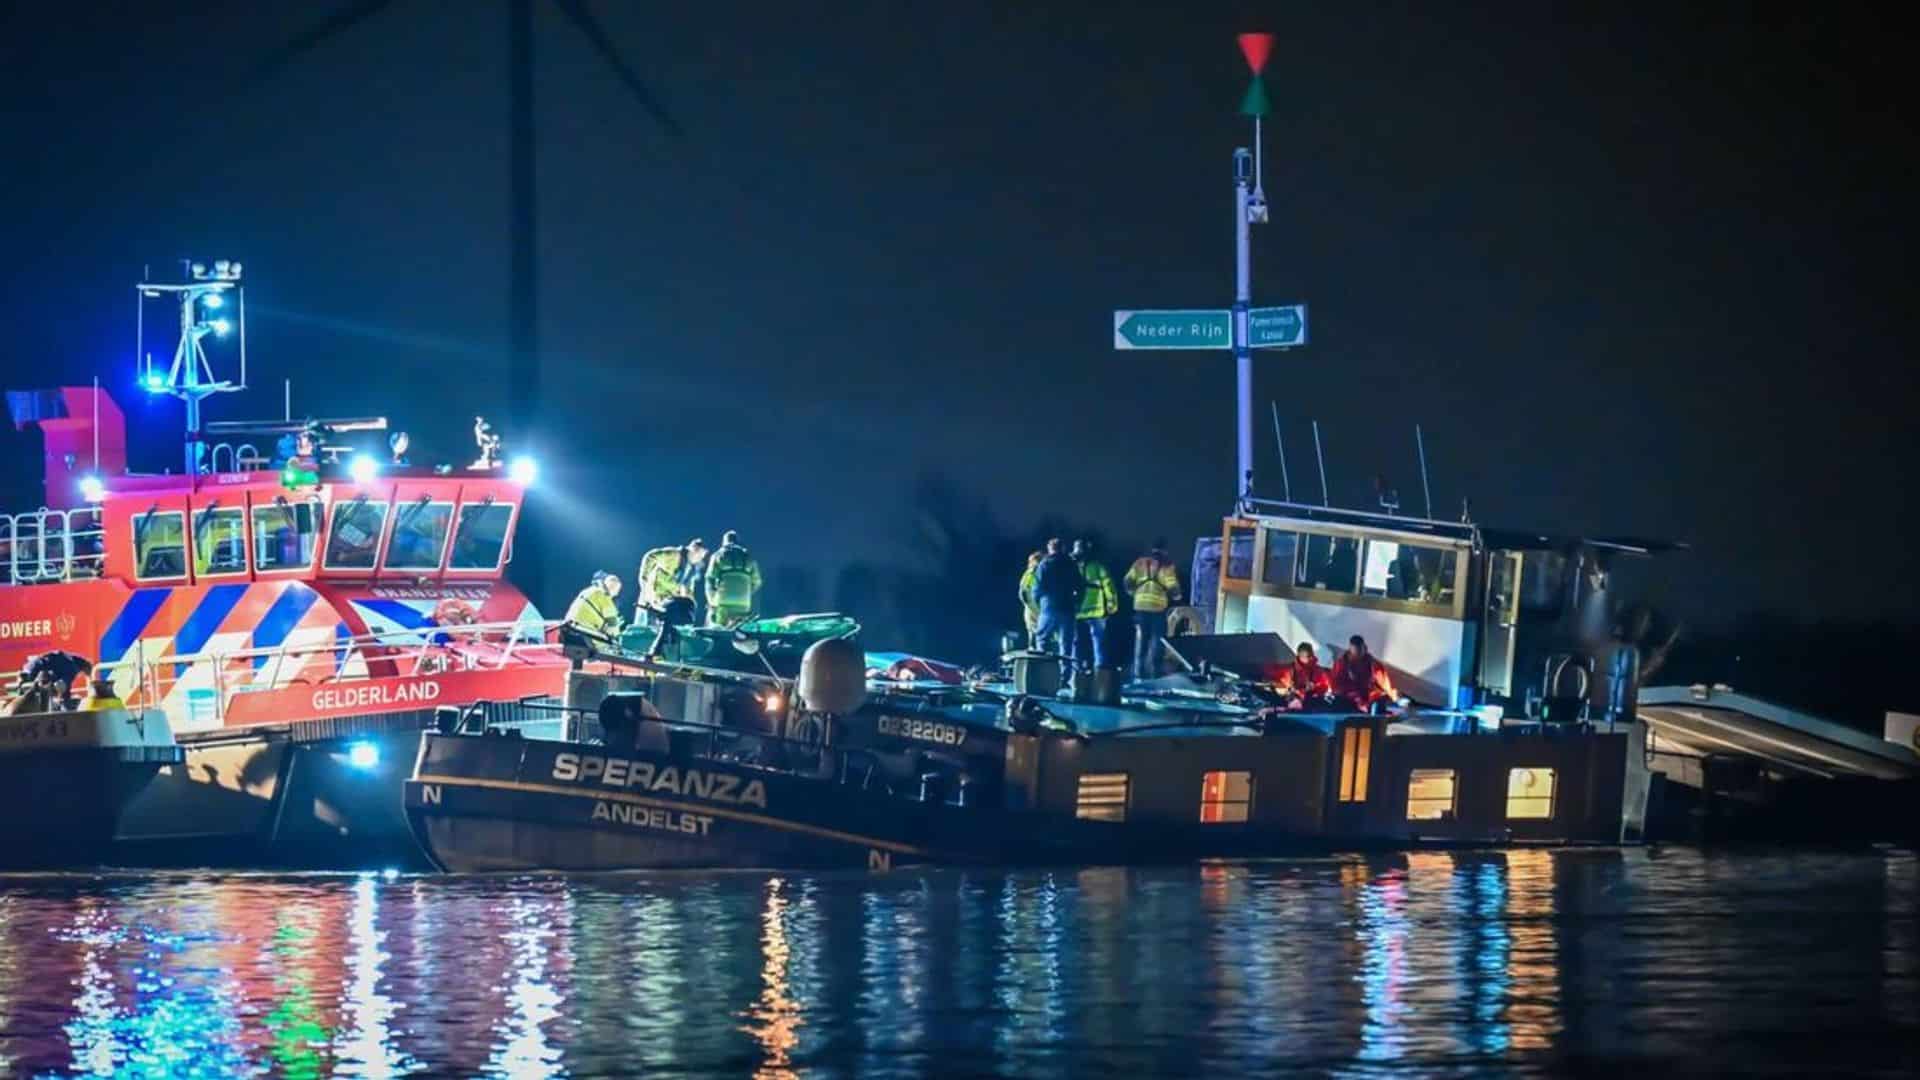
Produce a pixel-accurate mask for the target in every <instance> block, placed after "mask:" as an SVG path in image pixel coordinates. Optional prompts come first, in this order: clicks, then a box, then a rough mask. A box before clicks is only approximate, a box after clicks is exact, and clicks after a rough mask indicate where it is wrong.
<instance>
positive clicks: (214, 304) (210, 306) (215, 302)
mask: <svg viewBox="0 0 1920 1080" xmlns="http://www.w3.org/2000/svg"><path fill="white" fill-rule="evenodd" d="M201 302H202V303H204V304H206V305H207V310H208V311H219V310H220V309H221V308H222V307H224V306H225V305H226V302H227V298H226V297H224V296H221V295H220V294H219V293H208V294H207V295H206V296H203V297H201Z"/></svg>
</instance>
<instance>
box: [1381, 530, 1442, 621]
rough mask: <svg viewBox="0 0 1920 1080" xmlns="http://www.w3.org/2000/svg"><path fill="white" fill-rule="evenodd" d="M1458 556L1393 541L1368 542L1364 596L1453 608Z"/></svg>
mask: <svg viewBox="0 0 1920 1080" xmlns="http://www.w3.org/2000/svg"><path fill="white" fill-rule="evenodd" d="M1456 558H1457V553H1456V552H1455V551H1454V550H1453V549H1452V548H1433V547H1424V546H1421V545H1419V544H1402V543H1399V542H1397V541H1393V540H1368V541H1367V557H1366V562H1365V565H1364V567H1363V570H1362V573H1361V575H1360V593H1361V595H1363V596H1381V597H1385V598H1387V599H1389V600H1406V601H1410V602H1412V603H1416V604H1430V605H1433V606H1434V607H1452V606H1453V575H1454V566H1455V561H1456Z"/></svg>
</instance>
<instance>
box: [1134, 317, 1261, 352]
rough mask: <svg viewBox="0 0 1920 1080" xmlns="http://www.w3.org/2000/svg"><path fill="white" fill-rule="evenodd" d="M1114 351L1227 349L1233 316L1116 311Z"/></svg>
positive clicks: (1231, 342)
mask: <svg viewBox="0 0 1920 1080" xmlns="http://www.w3.org/2000/svg"><path fill="white" fill-rule="evenodd" d="M1113 347H1114V348H1116V349H1230V348H1232V347H1233V313H1232V312H1230V311H1223V310H1219V309H1212V310H1207V309H1201V310H1188V311H1116V312H1114V313H1113Z"/></svg>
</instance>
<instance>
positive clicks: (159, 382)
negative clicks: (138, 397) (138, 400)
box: [140, 371, 167, 394]
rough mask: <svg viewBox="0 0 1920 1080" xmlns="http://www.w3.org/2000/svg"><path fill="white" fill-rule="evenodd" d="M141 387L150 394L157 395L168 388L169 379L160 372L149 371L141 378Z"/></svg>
mask: <svg viewBox="0 0 1920 1080" xmlns="http://www.w3.org/2000/svg"><path fill="white" fill-rule="evenodd" d="M140 385H141V387H142V388H143V389H145V390H146V392H147V393H149V394H157V393H159V392H160V391H162V390H165V389H166V388H167V377H166V376H165V375H162V374H161V373H160V372H158V371H149V372H147V373H146V374H145V375H142V376H141V377H140Z"/></svg>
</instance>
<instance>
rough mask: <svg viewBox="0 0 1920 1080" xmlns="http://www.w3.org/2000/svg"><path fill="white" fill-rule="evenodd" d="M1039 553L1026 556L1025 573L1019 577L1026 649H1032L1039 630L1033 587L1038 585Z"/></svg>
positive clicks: (1036, 603) (1037, 598)
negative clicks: (1025, 625)
mask: <svg viewBox="0 0 1920 1080" xmlns="http://www.w3.org/2000/svg"><path fill="white" fill-rule="evenodd" d="M1040 559H1041V553H1040V552H1038V551H1036V552H1033V553H1032V554H1030V555H1028V556H1027V571H1026V573H1024V574H1021V575H1020V616H1021V618H1022V619H1024V620H1025V621H1026V624H1027V648H1029V649H1031V648H1033V647H1034V644H1033V635H1034V634H1035V633H1037V632H1039V629H1040V597H1039V595H1038V594H1036V593H1035V592H1034V591H1033V590H1034V586H1035V585H1037V584H1039V576H1038V575H1039V570H1040Z"/></svg>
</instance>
